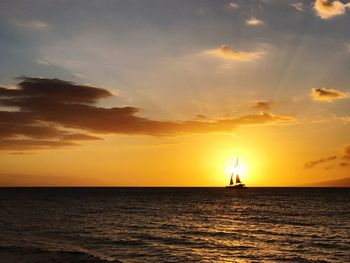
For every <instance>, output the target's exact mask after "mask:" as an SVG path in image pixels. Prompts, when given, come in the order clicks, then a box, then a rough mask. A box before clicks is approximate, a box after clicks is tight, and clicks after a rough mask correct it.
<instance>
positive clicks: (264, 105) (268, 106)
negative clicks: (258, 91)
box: [253, 100, 273, 111]
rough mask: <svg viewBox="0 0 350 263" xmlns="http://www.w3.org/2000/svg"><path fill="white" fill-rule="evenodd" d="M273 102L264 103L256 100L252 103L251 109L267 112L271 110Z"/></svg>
mask: <svg viewBox="0 0 350 263" xmlns="http://www.w3.org/2000/svg"><path fill="white" fill-rule="evenodd" d="M272 104H273V102H271V101H265V100H258V101H255V102H254V103H253V108H256V109H259V110H261V111H268V110H270V109H271V106H272Z"/></svg>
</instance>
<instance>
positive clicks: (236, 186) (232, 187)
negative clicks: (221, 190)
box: [226, 184, 247, 189]
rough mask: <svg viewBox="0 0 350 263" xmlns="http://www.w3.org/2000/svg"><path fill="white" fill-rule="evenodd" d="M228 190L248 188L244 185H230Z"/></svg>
mask: <svg viewBox="0 0 350 263" xmlns="http://www.w3.org/2000/svg"><path fill="white" fill-rule="evenodd" d="M226 188H227V189H246V188H247V187H246V186H245V185H244V184H237V185H229V186H226Z"/></svg>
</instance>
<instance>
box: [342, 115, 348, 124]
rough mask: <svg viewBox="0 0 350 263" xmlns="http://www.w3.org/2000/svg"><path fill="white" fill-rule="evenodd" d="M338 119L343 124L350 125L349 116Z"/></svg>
mask: <svg viewBox="0 0 350 263" xmlns="http://www.w3.org/2000/svg"><path fill="white" fill-rule="evenodd" d="M340 119H341V120H342V121H343V122H345V123H350V116H343V117H340Z"/></svg>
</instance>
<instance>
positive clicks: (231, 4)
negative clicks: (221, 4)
mask: <svg viewBox="0 0 350 263" xmlns="http://www.w3.org/2000/svg"><path fill="white" fill-rule="evenodd" d="M227 6H228V7H229V8H231V9H237V8H239V5H238V4H236V3H234V2H230V3H228V5H227Z"/></svg>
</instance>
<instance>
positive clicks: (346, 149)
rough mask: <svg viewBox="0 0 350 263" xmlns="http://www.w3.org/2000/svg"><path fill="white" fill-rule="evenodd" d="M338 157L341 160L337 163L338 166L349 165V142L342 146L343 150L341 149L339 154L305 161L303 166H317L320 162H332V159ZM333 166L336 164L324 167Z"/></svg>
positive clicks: (308, 167)
mask: <svg viewBox="0 0 350 263" xmlns="http://www.w3.org/2000/svg"><path fill="white" fill-rule="evenodd" d="M338 158H339V159H340V160H342V161H341V162H340V163H339V164H337V165H339V166H340V167H350V144H348V145H345V146H344V147H343V150H342V153H341V154H337V155H332V156H329V157H326V158H321V159H318V160H314V161H310V162H307V163H306V164H305V165H304V167H305V168H306V169H310V168H314V167H315V166H318V165H320V164H324V163H329V162H332V161H334V160H338ZM335 167H336V165H329V166H327V167H325V169H326V170H329V169H332V168H335Z"/></svg>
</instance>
